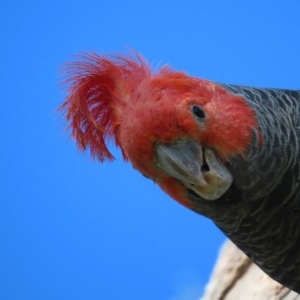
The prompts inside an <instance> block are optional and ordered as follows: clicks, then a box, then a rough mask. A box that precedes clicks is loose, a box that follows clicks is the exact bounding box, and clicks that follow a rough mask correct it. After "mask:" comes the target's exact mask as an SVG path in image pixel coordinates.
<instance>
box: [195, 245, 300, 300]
mask: <svg viewBox="0 0 300 300" xmlns="http://www.w3.org/2000/svg"><path fill="white" fill-rule="evenodd" d="M239 299H241V300H268V299H271V300H279V299H283V300H300V295H299V294H297V293H296V292H293V291H291V290H289V289H287V288H285V287H283V286H282V285H281V284H279V283H277V282H276V281H274V280H273V279H271V278H270V277H269V276H268V275H267V274H265V273H264V272H263V271H261V270H260V269H259V268H258V267H257V266H256V265H255V264H254V263H253V262H252V261H251V260H250V259H249V258H248V257H247V256H246V255H245V254H243V253H242V252H241V251H240V250H239V249H238V248H237V247H236V246H235V245H234V244H233V243H231V242H229V241H228V242H226V243H225V245H224V246H223V247H222V249H221V252H220V256H219V258H218V260H217V263H216V266H215V269H214V271H213V273H212V276H211V279H210V281H209V283H208V284H207V286H206V290H205V294H204V296H203V297H202V298H201V300H239Z"/></svg>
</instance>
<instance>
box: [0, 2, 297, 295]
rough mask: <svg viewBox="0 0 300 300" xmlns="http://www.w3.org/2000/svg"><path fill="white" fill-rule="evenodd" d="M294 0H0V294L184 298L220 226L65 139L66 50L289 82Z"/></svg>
mask: <svg viewBox="0 0 300 300" xmlns="http://www.w3.org/2000/svg"><path fill="white" fill-rule="evenodd" d="M299 14H300V2H299V1H298V0H287V1H279V0H275V1H274V0H273V1H271V0H269V1H258V0H256V1H236V0H234V1H221V0H219V1H199V0H198V1H196V0H195V1H192V0H185V1H177V2H176V1H174V0H173V1H171V0H167V1H162V0H157V1H137V0H129V1H121V0H119V1H114V0H111V1H95V0H94V1H92V0H86V1H18V0H16V1H10V0H2V1H1V2H0V33H1V48H0V52H1V68H0V78H1V105H2V107H1V110H0V134H1V135H0V136H1V149H0V153H1V156H0V159H1V170H2V172H1V180H0V191H1V200H0V299H2V300H27V299H28V300H37V299H39V300H40V299H43V300H48V299H49V300H50V299H51V300H52V299H56V300H61V299H64V300H66V299H72V300H76V299H85V300H96V299H112V300H114V299H143V300H150V299H151V300H153V299H156V300H160V299H161V300H192V299H197V297H199V296H200V295H201V293H202V292H203V288H204V286H205V283H206V282H207V280H208V278H209V274H210V272H211V270H212V267H213V264H214V261H215V259H216V256H217V253H218V250H219V247H220V245H221V244H222V242H223V241H224V239H225V238H224V236H223V235H222V234H221V233H220V231H219V230H218V229H217V228H216V227H215V226H214V225H213V224H212V222H210V221H209V220H207V219H205V218H204V217H201V216H199V215H196V214H195V213H193V212H191V211H189V210H187V209H185V208H183V207H181V206H180V205H178V204H177V203H176V202H175V201H173V200H171V199H170V198H169V197H168V196H167V195H165V194H164V193H163V192H162V191H160V190H159V188H158V187H157V186H155V185H154V184H153V183H152V182H151V181H149V180H147V179H145V178H144V177H142V176H141V175H140V174H139V173H138V172H136V171H134V170H133V169H132V168H131V166H130V165H129V164H127V163H125V162H123V161H122V159H121V156H120V153H119V152H118V150H115V149H114V150H113V152H114V153H115V155H116V157H117V161H115V162H114V163H105V164H103V165H101V164H100V163H97V162H93V161H92V160H90V159H89V157H88V155H83V154H81V153H79V152H78V151H77V149H76V147H75V145H74V143H73V142H72V141H68V137H67V135H66V134H65V133H64V129H63V126H64V122H63V119H62V118H61V116H60V115H57V114H56V113H55V109H56V107H57V106H58V105H59V104H60V103H61V102H62V101H63V99H64V96H65V92H64V91H63V89H62V88H61V86H60V80H61V78H62V76H61V72H60V70H61V66H62V64H63V63H64V62H66V61H69V60H71V59H73V55H74V54H76V53H80V52H83V51H91V50H95V51H98V52H100V53H114V52H118V51H123V50H126V49H127V48H128V47H131V48H134V49H135V50H137V51H139V52H141V53H142V54H143V55H144V56H145V57H146V58H147V59H148V60H149V61H150V63H151V64H153V65H154V66H157V65H162V64H170V65H171V66H172V67H174V68H176V69H179V70H183V71H187V72H189V73H190V74H191V75H195V76H199V77H204V78H207V79H211V80H215V81H220V82H225V83H236V84H245V85H255V86H264V87H277V88H280V87H282V88H298V89H299V88H300V72H299V70H300V30H299V28H300V18H299Z"/></svg>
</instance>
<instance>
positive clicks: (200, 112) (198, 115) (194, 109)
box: [192, 105, 205, 120]
mask: <svg viewBox="0 0 300 300" xmlns="http://www.w3.org/2000/svg"><path fill="white" fill-rule="evenodd" d="M192 112H193V114H194V116H195V117H196V118H197V119H200V120H204V119H205V112H204V110H203V109H202V108H201V107H200V106H197V105H194V106H192Z"/></svg>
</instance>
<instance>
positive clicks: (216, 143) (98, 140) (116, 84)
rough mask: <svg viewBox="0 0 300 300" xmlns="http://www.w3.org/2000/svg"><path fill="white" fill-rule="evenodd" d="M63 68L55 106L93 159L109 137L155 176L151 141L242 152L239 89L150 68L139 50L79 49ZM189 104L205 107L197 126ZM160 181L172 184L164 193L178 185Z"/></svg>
mask: <svg viewBox="0 0 300 300" xmlns="http://www.w3.org/2000/svg"><path fill="white" fill-rule="evenodd" d="M68 71H69V73H70V75H71V76H70V78H69V79H68V82H69V83H70V86H69V96H68V98H67V100H66V101H65V103H64V104H63V105H62V109H63V110H65V111H66V118H67V120H68V121H69V124H70V127H71V129H72V136H73V137H74V138H75V140H76V141H77V143H78V146H79V148H80V149H82V150H84V149H86V148H87V147H89V148H90V151H91V155H92V156H93V157H96V158H98V159H99V160H100V161H104V160H105V159H108V160H112V159H113V158H114V157H113V155H112V154H111V153H110V152H109V150H108V148H107V145H106V140H107V139H112V140H114V141H115V143H116V144H117V145H118V146H119V147H120V148H121V149H122V153H123V156H124V158H125V159H126V160H130V162H131V163H132V165H133V166H134V167H135V168H136V169H138V170H139V171H141V172H142V173H143V174H145V175H146V176H148V177H151V178H153V179H155V180H157V181H158V182H159V181H160V179H162V178H166V177H167V176H166V175H163V174H161V171H160V170H158V169H157V168H156V166H155V157H154V155H155V153H154V152H155V145H156V144H157V143H173V142H175V141H177V140H183V139H192V140H194V141H196V142H199V143H201V144H204V145H206V146H208V147H210V148H212V149H214V151H215V152H216V153H217V155H218V156H219V157H221V158H223V159H224V158H226V157H228V156H229V155H232V154H235V153H243V152H244V151H245V150H246V149H247V147H248V145H249V143H250V142H251V137H252V129H253V128H256V127H257V124H256V120H255V116H254V112H253V110H252V109H251V108H250V107H249V106H248V104H247V103H246V101H245V99H244V98H242V97H241V96H238V95H234V94H231V93H229V92H228V91H227V90H225V89H223V88H222V87H220V86H218V85H217V84H214V83H212V82H210V81H207V80H203V79H199V78H195V77H190V76H188V75H186V74H185V73H182V72H176V71H172V70H170V69H169V68H167V67H164V68H162V69H161V70H159V71H158V72H156V73H152V72H151V69H150V67H149V65H148V64H147V63H146V62H145V61H144V60H143V59H142V58H141V56H139V55H137V56H136V57H130V56H113V57H106V56H99V55H98V54H91V55H85V56H83V61H82V62H77V63H71V64H70V65H69V67H68ZM193 105H199V106H201V107H203V108H204V110H205V111H206V115H207V120H206V124H205V126H204V127H203V128H201V126H199V122H197V121H196V120H195V118H193V117H192V114H191V107H192V106H193ZM168 180H169V181H168V182H171V181H172V180H171V179H170V178H169V179H168ZM170 180H171V181H170ZM172 182H173V181H172ZM167 185H169V186H170V188H167V189H168V190H170V189H172V190H174V192H172V191H169V193H173V194H174V193H175V194H176V193H177V192H176V191H175V190H176V188H175V187H174V186H173V188H171V185H170V184H169V183H168V184H165V189H166V186H167ZM173 196H174V195H173ZM175 198H176V197H175ZM177 198H178V197H177Z"/></svg>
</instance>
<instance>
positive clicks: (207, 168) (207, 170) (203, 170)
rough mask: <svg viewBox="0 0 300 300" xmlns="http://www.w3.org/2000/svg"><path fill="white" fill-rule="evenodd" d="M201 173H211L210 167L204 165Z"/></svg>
mask: <svg viewBox="0 0 300 300" xmlns="http://www.w3.org/2000/svg"><path fill="white" fill-rule="evenodd" d="M201 172H203V173H205V172H209V166H208V164H203V165H202V166H201Z"/></svg>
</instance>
